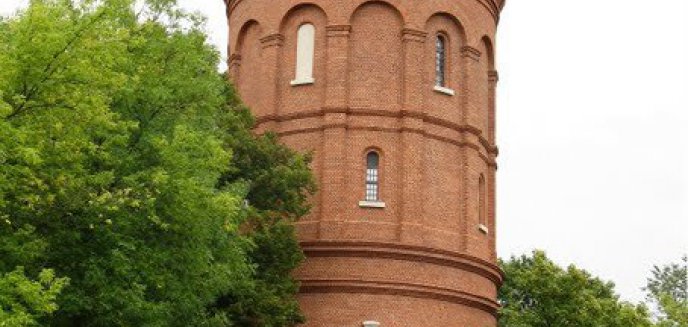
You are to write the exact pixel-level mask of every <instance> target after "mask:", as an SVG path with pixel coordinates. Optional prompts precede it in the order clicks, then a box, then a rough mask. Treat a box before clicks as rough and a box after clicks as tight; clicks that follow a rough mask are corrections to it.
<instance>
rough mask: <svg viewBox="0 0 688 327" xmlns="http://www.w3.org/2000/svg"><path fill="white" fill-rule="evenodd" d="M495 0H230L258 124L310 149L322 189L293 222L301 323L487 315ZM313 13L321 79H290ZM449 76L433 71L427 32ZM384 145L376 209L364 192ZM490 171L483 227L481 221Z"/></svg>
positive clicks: (237, 67)
mask: <svg viewBox="0 0 688 327" xmlns="http://www.w3.org/2000/svg"><path fill="white" fill-rule="evenodd" d="M502 6H503V2H502V1H501V0H427V1H418V0H387V1H365V0H347V1H343V0H310V1H308V2H303V1H299V0H279V1H275V0H230V1H229V8H228V16H229V27H230V43H229V44H230V54H231V55H230V62H229V65H230V76H231V78H232V79H233V80H234V81H235V83H236V84H237V87H238V90H239V92H240V94H241V96H242V97H243V99H244V101H245V102H246V103H247V104H248V105H249V106H251V108H252V110H253V112H254V113H255V115H256V117H257V118H258V125H257V126H256V132H258V133H261V132H263V131H266V130H272V131H275V132H277V133H278V134H279V135H280V136H281V139H282V141H283V142H284V143H285V144H287V145H289V146H291V147H293V148H295V149H298V150H301V151H313V153H314V162H313V164H312V168H313V170H314V172H315V174H316V178H317V179H318V182H319V188H320V192H319V193H318V194H317V195H316V196H315V197H314V198H313V199H312V201H313V204H314V209H313V211H312V212H311V214H310V215H308V216H307V217H304V218H303V219H302V220H301V221H300V222H299V223H297V229H298V232H299V237H300V239H301V241H302V245H303V248H304V251H305V252H306V254H307V257H308V259H307V260H306V262H305V264H304V265H303V266H302V267H301V268H300V269H299V271H298V272H297V277H298V278H299V279H300V280H301V281H302V294H301V295H300V301H301V304H302V308H303V310H304V312H305V313H306V316H307V318H308V319H309V322H308V323H307V324H306V325H307V326H352V327H353V326H361V323H362V322H363V321H365V320H377V321H380V322H381V323H382V326H419V325H437V326H457V327H458V326H461V327H483V326H495V325H496V322H495V313H496V308H497V303H496V292H497V286H498V284H499V283H500V282H501V275H500V272H499V270H498V268H497V267H496V265H495V261H496V253H495V226H496V225H495V210H494V207H495V198H496V197H495V170H496V164H495V159H496V155H497V151H496V147H495V145H494V140H495V138H494V134H495V125H494V119H495V108H494V103H495V100H494V97H495V85H496V80H497V74H496V72H495V68H494V50H493V49H494V46H493V41H492V40H493V39H494V34H495V30H496V26H497V21H498V15H499V11H500V10H501V7H502ZM304 23H310V24H313V25H314V26H315V28H316V37H315V49H316V50H315V61H314V62H315V65H314V78H315V83H313V84H309V85H299V86H292V85H290V82H291V80H292V79H293V78H294V75H295V60H296V31H297V29H298V27H299V26H300V25H302V24H304ZM438 34H442V35H444V36H445V37H446V38H447V42H448V43H447V56H448V57H447V87H449V88H451V89H453V90H454V91H455V95H453V96H450V95H447V94H443V93H439V92H437V91H435V90H433V87H434V80H435V76H434V60H435V54H434V47H435V38H436V36H437V35H438ZM370 150H375V151H378V152H379V153H380V156H381V161H380V179H381V182H380V187H381V188H380V199H381V200H382V201H384V202H385V205H386V207H385V208H383V209H375V208H363V207H360V206H359V201H361V200H363V199H364V195H365V184H364V181H365V168H366V165H365V164H366V162H365V158H366V154H367V152H368V151H370ZM481 175H484V176H485V181H486V184H487V185H486V186H487V187H486V192H487V194H486V201H485V205H486V206H487V208H486V209H485V211H486V212H487V215H486V220H487V225H488V227H489V233H487V234H485V233H483V232H481V231H480V230H479V228H478V224H479V204H480V201H479V180H480V176H481Z"/></svg>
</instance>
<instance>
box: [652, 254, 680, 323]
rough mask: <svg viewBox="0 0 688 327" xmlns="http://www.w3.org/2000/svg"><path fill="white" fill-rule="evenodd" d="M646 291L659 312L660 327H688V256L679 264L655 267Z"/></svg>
mask: <svg viewBox="0 0 688 327" xmlns="http://www.w3.org/2000/svg"><path fill="white" fill-rule="evenodd" d="M645 290H646V291H647V295H648V300H649V301H650V303H651V304H653V305H655V306H656V307H657V309H658V311H659V312H658V320H659V322H658V326H659V327H688V256H684V257H683V258H682V259H681V262H679V263H672V264H668V265H665V266H654V268H653V269H652V276H651V277H650V278H648V281H647V286H646V287H645Z"/></svg>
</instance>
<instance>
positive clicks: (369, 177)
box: [365, 152, 380, 202]
mask: <svg viewBox="0 0 688 327" xmlns="http://www.w3.org/2000/svg"><path fill="white" fill-rule="evenodd" d="M366 162H367V167H366V197H365V199H366V201H370V202H377V201H379V200H380V195H379V193H380V175H379V166H380V155H378V154H377V152H369V153H368V156H367V158H366Z"/></svg>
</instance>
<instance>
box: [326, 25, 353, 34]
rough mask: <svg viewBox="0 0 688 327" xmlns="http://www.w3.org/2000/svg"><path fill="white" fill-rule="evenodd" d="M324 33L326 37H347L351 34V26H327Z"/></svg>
mask: <svg viewBox="0 0 688 327" xmlns="http://www.w3.org/2000/svg"><path fill="white" fill-rule="evenodd" d="M325 32H326V33H327V37H348V36H349V34H351V25H327V26H326V27H325Z"/></svg>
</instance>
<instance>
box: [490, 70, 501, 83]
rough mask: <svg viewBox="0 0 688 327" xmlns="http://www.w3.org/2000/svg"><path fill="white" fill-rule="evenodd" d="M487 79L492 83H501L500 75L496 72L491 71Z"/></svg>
mask: <svg viewBox="0 0 688 327" xmlns="http://www.w3.org/2000/svg"><path fill="white" fill-rule="evenodd" d="M487 78H488V81H490V83H497V82H499V73H498V72H497V71H496V70H491V71H489V72H488V73H487Z"/></svg>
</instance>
